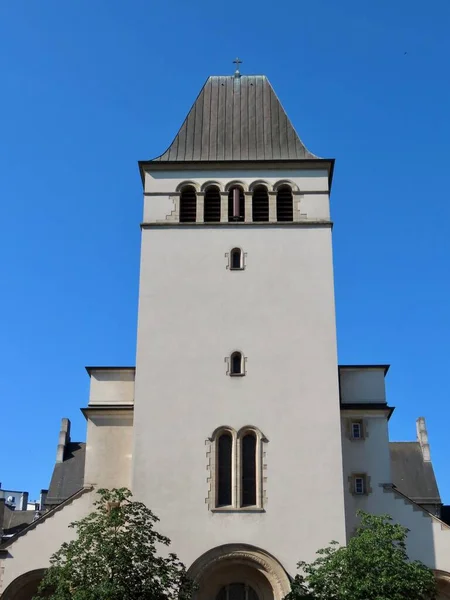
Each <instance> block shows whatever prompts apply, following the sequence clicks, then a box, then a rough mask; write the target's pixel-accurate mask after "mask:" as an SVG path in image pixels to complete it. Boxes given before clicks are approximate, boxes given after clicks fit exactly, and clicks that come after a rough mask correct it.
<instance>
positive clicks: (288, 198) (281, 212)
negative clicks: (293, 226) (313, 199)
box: [277, 185, 294, 222]
mask: <svg viewBox="0 0 450 600" xmlns="http://www.w3.org/2000/svg"><path fill="white" fill-rule="evenodd" d="M293 204H294V202H293V197H292V189H291V188H290V187H289V186H288V185H282V186H280V187H279V188H278V191H277V221H281V222H283V221H284V222H287V221H293V220H294V208H293Z"/></svg>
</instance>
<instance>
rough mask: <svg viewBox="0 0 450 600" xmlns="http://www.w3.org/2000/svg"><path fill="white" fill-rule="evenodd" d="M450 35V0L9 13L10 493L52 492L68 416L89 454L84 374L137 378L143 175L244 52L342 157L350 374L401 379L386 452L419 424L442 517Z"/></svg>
mask: <svg viewBox="0 0 450 600" xmlns="http://www.w3.org/2000/svg"><path fill="white" fill-rule="evenodd" d="M449 26H450V3H449V2H448V0H432V1H431V2H428V3H426V4H424V3H423V2H419V1H418V0H396V1H395V2H392V0H390V1H388V0H377V2H364V1H363V2H361V0H358V1H356V0H341V1H340V2H336V0H316V1H315V2H303V1H299V0H279V1H278V2H276V3H274V2H268V1H266V0H258V1H256V0H243V1H240V2H237V1H236V0H230V1H228V2H227V3H224V4H222V3H212V2H210V1H206V0H203V1H199V0H192V1H191V2H185V1H181V0H176V1H167V2H144V1H143V0H129V1H128V2H123V0H120V1H119V0H77V2H61V1H60V0H44V1H41V2H33V1H25V0H14V1H12V0H10V1H9V2H8V1H5V2H2V3H1V5H0V67H1V74H2V75H1V80H2V93H1V94H0V112H1V137H0V158H1V160H0V186H1V187H0V199H1V203H2V211H1V213H2V231H1V236H0V251H1V256H2V257H3V260H2V268H1V271H2V284H3V285H2V293H1V294H0V319H1V322H0V331H1V340H2V343H1V345H0V353H1V356H0V369H1V373H0V375H1V386H2V394H1V396H2V400H1V402H2V409H1V442H2V444H1V445H2V452H1V453H0V481H1V482H2V484H3V487H6V488H9V489H11V488H16V489H17V488H18V489H26V490H30V492H31V494H32V495H34V496H37V494H38V491H39V489H40V488H44V487H47V486H48V483H49V478H50V475H51V470H52V468H53V463H54V458H55V453H56V444H57V439H58V432H59V425H60V419H61V417H70V419H71V420H72V434H73V435H72V438H73V439H75V440H84V436H85V421H84V417H83V416H82V415H81V413H80V411H79V408H80V407H82V406H85V405H86V404H87V400H88V387H89V379H88V376H87V374H86V372H85V371H84V366H85V365H128V364H130V365H132V364H134V360H135V333H136V318H137V314H136V311H137V293H138V266H139V244H140V231H139V222H140V219H141V207H142V188H141V182H140V178H139V174H138V169H137V161H138V160H139V159H149V158H153V157H154V156H156V155H158V154H160V153H161V152H162V151H163V150H165V149H166V147H167V146H168V145H169V143H170V142H171V140H172V138H173V136H174V134H175V133H176V131H177V129H178V127H179V126H180V124H181V122H182V120H183V119H184V117H185V115H186V113H187V111H188V109H189V108H190V106H191V104H192V102H193V101H194V99H195V97H196V95H197V93H198V92H199V90H200V88H201V86H202V85H203V83H204V81H205V79H206V77H207V76H208V75H212V74H214V75H223V74H231V73H232V72H233V65H232V62H231V61H232V60H233V58H234V57H235V56H236V55H239V56H240V57H241V58H242V59H243V61H244V63H243V65H242V72H243V73H244V74H265V75H267V76H268V77H269V79H270V80H271V82H272V84H273V86H274V88H275V90H276V92H277V94H278V96H279V97H280V99H281V101H282V103H283V105H284V107H285V108H286V110H287V113H288V115H289V116H290V118H291V120H292V122H293V124H294V126H295V127H296V129H297V131H298V132H299V134H300V136H301V138H302V139H303V141H304V142H305V143H306V145H307V146H308V148H309V149H310V150H311V151H313V152H314V153H316V154H319V155H320V156H324V157H335V158H336V170H335V178H334V187H333V193H332V213H333V218H334V221H335V229H334V260H335V277H336V303H337V319H338V343H339V360H340V362H341V363H351V364H354V363H363V364H367V363H390V364H391V365H392V367H391V370H390V371H389V374H388V376H387V391H388V401H389V403H390V404H391V405H393V406H396V411H395V413H394V415H393V417H392V419H391V439H397V440H412V439H414V437H415V419H416V418H417V417H418V416H420V415H423V416H425V417H426V419H427V424H428V430H429V435H430V442H431V452H432V458H433V462H434V466H435V470H436V473H437V476H438V481H439V484H440V490H441V495H442V497H443V499H444V500H445V501H446V502H447V503H450V476H449V474H448V454H449V443H448V423H449V418H450V408H449V406H450V397H449V384H448V372H449V368H448V363H449V359H450V316H449V301H448V297H449V293H450V283H449V256H450V241H449V239H450V238H449V235H448V223H449V219H450V204H449V202H448V173H449V168H448V161H449V158H450V154H449V148H448V140H449V139H450V119H449V113H448V107H449V106H450V81H449V77H448V64H449V54H450V52H449V50H450V42H449V38H448V28H449ZM5 450H6V452H5ZM446 466H447V469H446Z"/></svg>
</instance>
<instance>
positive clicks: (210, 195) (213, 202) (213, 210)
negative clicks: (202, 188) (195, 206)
mask: <svg viewBox="0 0 450 600" xmlns="http://www.w3.org/2000/svg"><path fill="white" fill-rule="evenodd" d="M203 220H204V222H205V223H219V222H220V190H219V188H217V187H215V186H211V187H209V188H208V189H207V190H206V192H205V203H204V210H203Z"/></svg>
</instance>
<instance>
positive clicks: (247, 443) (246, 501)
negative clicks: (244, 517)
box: [241, 431, 257, 507]
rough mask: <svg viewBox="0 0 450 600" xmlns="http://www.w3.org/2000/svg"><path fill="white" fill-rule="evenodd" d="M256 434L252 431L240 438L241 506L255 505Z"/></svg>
mask: <svg viewBox="0 0 450 600" xmlns="http://www.w3.org/2000/svg"><path fill="white" fill-rule="evenodd" d="M256 446H257V444H256V435H255V434H254V432H253V431H249V432H248V433H246V434H245V435H244V436H243V437H242V439H241V454H242V456H241V506H243V507H244V506H255V505H256Z"/></svg>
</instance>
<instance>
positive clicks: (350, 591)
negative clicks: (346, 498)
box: [285, 512, 436, 600]
mask: <svg viewBox="0 0 450 600" xmlns="http://www.w3.org/2000/svg"><path fill="white" fill-rule="evenodd" d="M358 516H360V518H361V520H360V525H359V527H358V528H357V530H356V534H355V535H354V536H353V537H352V538H351V539H350V540H349V542H348V544H347V546H339V545H338V544H337V542H332V543H331V544H330V546H328V547H327V548H323V549H321V550H319V551H318V552H317V558H316V560H314V561H313V562H312V563H306V562H299V563H298V567H299V569H301V574H300V575H297V576H296V577H295V579H294V581H293V584H292V591H291V593H290V594H288V595H287V596H286V598H285V600H434V598H435V597H436V581H435V577H434V574H433V572H432V571H431V569H429V568H428V567H426V566H425V565H424V564H422V563H421V562H419V561H409V560H408V555H407V552H406V537H407V534H408V529H406V528H405V527H403V526H402V525H399V524H396V523H393V522H392V519H391V517H389V516H388V515H382V516H375V515H371V514H368V513H364V512H359V513H358Z"/></svg>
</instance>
